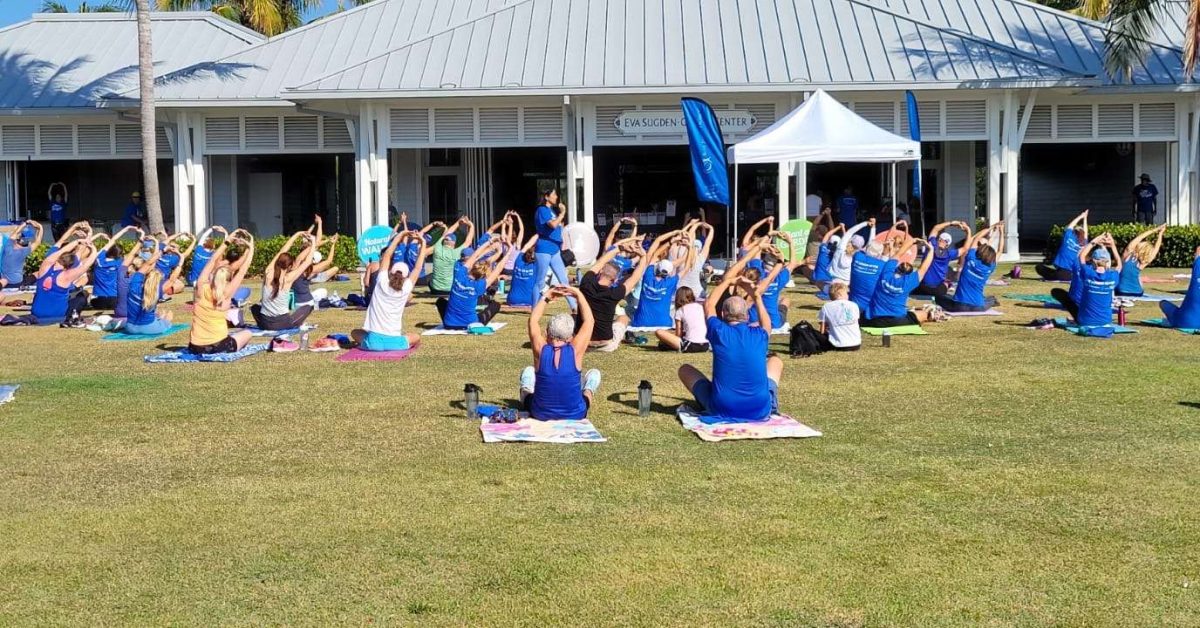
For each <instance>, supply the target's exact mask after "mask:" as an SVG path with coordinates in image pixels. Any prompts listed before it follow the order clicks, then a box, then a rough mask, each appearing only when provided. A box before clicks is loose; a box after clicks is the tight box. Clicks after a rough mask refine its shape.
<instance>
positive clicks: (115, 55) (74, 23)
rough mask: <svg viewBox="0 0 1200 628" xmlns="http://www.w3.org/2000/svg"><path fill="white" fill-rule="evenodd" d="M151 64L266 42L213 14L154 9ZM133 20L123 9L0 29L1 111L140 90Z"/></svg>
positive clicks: (187, 61) (168, 65)
mask: <svg viewBox="0 0 1200 628" xmlns="http://www.w3.org/2000/svg"><path fill="white" fill-rule="evenodd" d="M152 24H153V28H154V34H153V38H154V39H153V45H154V59H155V65H156V66H157V67H158V68H161V69H163V70H170V69H175V68H180V67H183V66H187V65H191V64H193V63H195V62H196V61H198V60H200V59H211V58H213V57H214V56H221V55H226V54H229V53H230V52H233V51H234V50H239V49H241V48H245V47H246V46H248V45H250V44H253V43H257V42H260V41H262V40H263V37H262V36H261V35H259V34H258V33H256V32H254V31H252V30H249V29H247V28H243V27H242V26H240V25H237V24H234V23H232V22H230V21H228V20H225V19H222V18H221V17H219V16H217V15H215V14H213V13H210V12H190V11H189V12H179V13H155V14H154V17H153V21H152ZM137 62H138V53H137V22H136V20H134V18H133V16H132V15H130V14H122V13H53V14H37V15H34V16H33V17H32V19H30V20H29V21H26V22H21V23H18V24H14V25H12V26H9V27H7V28H4V29H0V109H25V108H36V109H49V108H55V109H57V108H79V107H87V108H92V107H95V105H96V102H97V101H99V100H100V98H101V97H102V96H105V95H109V94H114V93H118V92H120V91H122V90H129V89H130V88H131V87H132V88H133V90H134V94H135V97H136V90H137Z"/></svg>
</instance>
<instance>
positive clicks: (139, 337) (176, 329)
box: [100, 323, 188, 340]
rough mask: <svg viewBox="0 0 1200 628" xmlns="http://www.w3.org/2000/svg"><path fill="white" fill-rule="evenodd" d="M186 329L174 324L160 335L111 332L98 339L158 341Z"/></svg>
mask: <svg viewBox="0 0 1200 628" xmlns="http://www.w3.org/2000/svg"><path fill="white" fill-rule="evenodd" d="M187 328H188V326H187V325H186V324H184V323H175V324H174V325H171V326H170V327H168V328H167V330H166V331H164V332H162V333H161V334H153V335H149V334H127V333H125V332H123V331H118V332H113V333H111V334H105V335H103V336H101V337H100V339H101V340H158V339H159V338H166V337H167V336H173V335H175V334H177V333H179V332H181V331H183V330H185V329H187Z"/></svg>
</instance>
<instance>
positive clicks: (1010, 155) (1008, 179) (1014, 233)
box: [1001, 92, 1021, 261]
mask: <svg viewBox="0 0 1200 628" xmlns="http://www.w3.org/2000/svg"><path fill="white" fill-rule="evenodd" d="M1020 142H1021V137H1020V133H1019V129H1018V123H1017V100H1016V99H1015V98H1013V95H1012V92H1008V93H1007V94H1006V97H1005V99H1004V141H1003V142H1002V143H1001V146H1002V150H1003V155H1002V159H1003V160H1004V206H1003V208H1002V209H1003V214H1002V215H1003V216H1004V226H1005V231H1004V233H1005V244H1004V255H1003V257H1002V259H1004V260H1005V261H1017V260H1019V259H1021V246H1020V239H1019V236H1020V228H1021V225H1020V219H1019V218H1018V216H1017V195H1018V192H1017V183H1018V170H1019V169H1020V166H1019V162H1020V156H1021V152H1020V151H1021V144H1020Z"/></svg>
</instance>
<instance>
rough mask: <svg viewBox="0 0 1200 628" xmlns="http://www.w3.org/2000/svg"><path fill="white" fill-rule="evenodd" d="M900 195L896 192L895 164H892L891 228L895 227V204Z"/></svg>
mask: <svg viewBox="0 0 1200 628" xmlns="http://www.w3.org/2000/svg"><path fill="white" fill-rule="evenodd" d="M899 200H900V195H899V194H897V190H896V162H894V161H893V162H892V226H893V227H895V226H896V203H897V202H899Z"/></svg>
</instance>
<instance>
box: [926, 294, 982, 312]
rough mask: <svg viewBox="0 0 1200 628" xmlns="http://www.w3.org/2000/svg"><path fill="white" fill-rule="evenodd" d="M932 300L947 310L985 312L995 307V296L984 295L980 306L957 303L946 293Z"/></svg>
mask: <svg viewBox="0 0 1200 628" xmlns="http://www.w3.org/2000/svg"><path fill="white" fill-rule="evenodd" d="M933 302H934V303H937V304H938V305H939V306H941V308H942V309H943V310H946V311H947V312H986V311H988V310H990V309H992V308H993V307H995V305H996V297H986V298H985V299H984V300H983V305H982V306H976V305H967V304H966V303H959V302H958V301H955V300H954V299H952V298H950V297H948V296H946V295H942V296H937V297H934V298H933Z"/></svg>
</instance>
